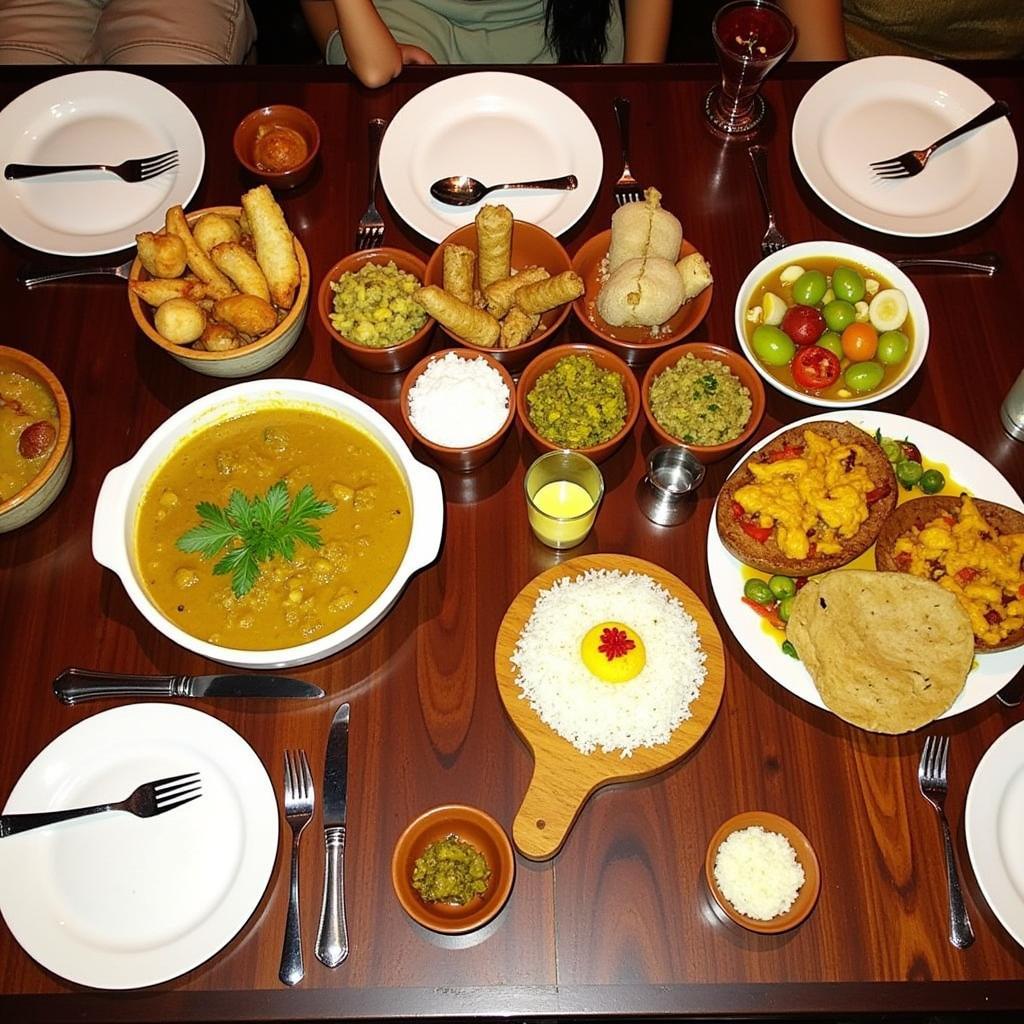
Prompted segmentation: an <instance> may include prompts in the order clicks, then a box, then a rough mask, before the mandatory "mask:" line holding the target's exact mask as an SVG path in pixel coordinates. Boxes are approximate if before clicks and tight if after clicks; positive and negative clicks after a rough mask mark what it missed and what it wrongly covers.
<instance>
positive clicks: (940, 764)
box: [917, 736, 949, 786]
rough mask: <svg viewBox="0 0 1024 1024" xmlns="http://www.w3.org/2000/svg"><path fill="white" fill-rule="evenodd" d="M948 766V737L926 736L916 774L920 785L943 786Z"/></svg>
mask: <svg viewBox="0 0 1024 1024" xmlns="http://www.w3.org/2000/svg"><path fill="white" fill-rule="evenodd" d="M948 768H949V737H948V736H928V737H926V739H925V741H924V749H923V750H922V751H921V763H920V765H919V766H918V769H917V776H918V779H919V780H920V782H921V784H922V785H933V786H938V785H941V786H945V785H946V772H947V770H948Z"/></svg>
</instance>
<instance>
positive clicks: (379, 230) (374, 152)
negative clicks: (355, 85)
mask: <svg viewBox="0 0 1024 1024" xmlns="http://www.w3.org/2000/svg"><path fill="white" fill-rule="evenodd" d="M386 125H387V121H385V120H384V119H383V118H380V117H375V118H373V120H372V121H370V123H369V125H368V126H367V135H368V138H369V147H368V148H369V154H370V205H369V206H367V208H366V213H364V214H363V215H362V217H360V218H359V226H358V227H357V228H356V248H357V249H374V248H376V247H377V246H378V245H380V243H381V242H382V241H383V240H384V218H383V217H381V215H380V214H379V213H378V212H377V204H376V195H377V166H378V164H379V162H380V143H381V139H383V138H384V128H385V127H386Z"/></svg>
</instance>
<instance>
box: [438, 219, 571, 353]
mask: <svg viewBox="0 0 1024 1024" xmlns="http://www.w3.org/2000/svg"><path fill="white" fill-rule="evenodd" d="M446 245H464V246H465V247H466V248H467V249H472V250H473V252H477V251H478V248H477V238H476V224H475V223H470V224H464V225H463V226H462V227H461V228H456V230H455V231H453V232H452V233H451V234H450V235H449V236H448V237H447V238H446V239H445V240H444V241H443V242H441V244H440V245H438V247H437V248H436V249H435V250H434V253H433V255H432V256H431V257H430V259H429V261H428V262H427V276H426V280H425V283H426V284H434V285H437V286H438V287H439V288H440V287H442V285H443V284H444V247H445V246H446ZM530 266H538V267H544V269H545V270H547V271H548V272H549V273H550V274H551V276H552V277H554V276H555V275H556V274H561V273H562V272H563V271H565V270H571V269H572V264H571V263H570V261H569V254H568V253H567V252H566V251H565V248H564V247H563V246H562V243H561V242H559V241H558V239H557V238H555V236H554V235H552V234H550V233H549V232H547V231H545V230H544V229H543V228H539V227H537V225H536V224H531V223H529V222H528V221H525V220H517V221H513V223H512V269H513V270H522V269H523V267H530ZM569 305H570V304H569V303H566V304H565V305H564V306H558V307H556V308H555V309H551V310H548V312H547V313H544V314H542V315H541V318H540V327H539V328H538V329H537V330H536V331H534V333H533V334H532V335H531V336H530V337H529V338H528V339H527V340H526V341H524V342H523V343H522V345H518V346H517V347H516V348H482V347H481V346H478V345H472V344H470V343H469V342H465V341H463V340H462V339H461V338H460V337H459V336H458V335H457V334H452V332H451V331H449V330H448V329H447V328H446V327H445V326H444V325H443V324H442V325H441V330H443V331H444V332H445V334H447V335H448V337H449V338H451V339H452V341H454V342H455V343H456V344H458V345H464V346H465V347H466V348H470V349H474V350H476V351H478V352H486V353H487V354H488V355H490V356H493V357H494V358H495V359H497V361H498V362H499V363H501V364H502V366H504V367H505V368H506V369H507V370H508V371H509V372H510V373H517V372H518V371H519V370H521V369H522V368H523V367H524V366H525V365H526V364H527V363H528V362H529V361H530V360H531V359H532V358H533V357H534V356H535V355H536V354H537V352H539V351H540V349H541V348H543V346H544V345H545V344H547V342H548V341H549V340H550V339H551V337H552V336H553V335H554V334H555V332H556V331H557V330H558V328H559V327H561V326H562V324H563V323H565V318H566V317H567V316H568V315H569Z"/></svg>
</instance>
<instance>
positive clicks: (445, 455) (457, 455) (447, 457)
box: [401, 348, 516, 473]
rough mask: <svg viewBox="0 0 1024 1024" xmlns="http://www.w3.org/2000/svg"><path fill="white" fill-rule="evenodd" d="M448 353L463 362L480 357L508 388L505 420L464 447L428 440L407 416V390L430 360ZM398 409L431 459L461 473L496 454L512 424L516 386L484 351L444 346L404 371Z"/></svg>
mask: <svg viewBox="0 0 1024 1024" xmlns="http://www.w3.org/2000/svg"><path fill="white" fill-rule="evenodd" d="M448 354H452V355H454V356H456V357H457V358H459V359H465V360H466V361H472V360H480V361H481V362H484V363H486V364H487V365H488V366H490V367H491V368H492V369H494V370H496V371H497V372H498V373H499V374H500V375H501V379H502V380H503V381H504V382H505V387H507V388H508V415H507V416H506V417H505V421H504V422H503V423H502V425H501V426H500V427H499V428H498V430H497V431H496V432H495V433H493V434H492V435H491V436H490V437H489V438H487V439H486V440H485V441H481V442H480V443H479V444H475V445H472V446H471V447H468V448H447V447H445V446H444V445H440V444H437V443H436V442H434V441H431V440H430V439H429V438H427V437H425V436H424V435H423V434H422V433H420V431H419V430H417V429H416V427H415V425H414V424H413V422H412V419H411V418H410V416H409V392H410V391H411V390H412V388H413V386H414V385H415V383H416V381H417V380H418V379H419V378H420V376H421V375H422V374H423V372H424V370H426V368H427V367H428V366H429V365H430V364H431V363H432V362H434V360H436V359H441V358H443V357H444V356H446V355H448ZM401 409H402V419H404V420H405V423H406V426H407V427H408V428H409V430H410V431H412V434H413V436H414V437H415V438H416V440H417V441H419V443H420V444H421V445H423V447H424V448H426V450H427V451H428V452H430V454H431V456H432V457H433V459H434V461H435V462H439V463H440V464H441V465H442V466H445V467H447V468H448V469H453V470H455V471H456V472H460V473H465V472H468V471H470V470H473V469H476V468H477V467H478V466H482V465H483V464H484V463H485V462H487V461H488V460H489V459H492V458H493V457H494V456H495V455H496V454H497V453H498V449H499V448H500V447H501V443H502V441H504V439H505V435H506V434H507V433H508V432H509V430H510V429H511V427H512V423H513V421H514V420H515V418H516V385H515V381H513V380H512V375H511V374H510V373H509V372H508V370H506V369H505V367H504V366H502V365H501V363H499V362H498V361H497V360H496V359H493V358H492V357H491V356H489V355H488V354H487V353H486V352H471V351H470V350H469V349H465V348H446V349H442V350H441V351H440V352H434V353H432V354H431V355H429V356H426V357H425V358H423V359H421V360H420V361H419V362H418V363H417V364H416V365H415V366H414V367H413V368H412V369H411V370H410V371H409V372H408V374H407V375H406V377H405V381H404V382H403V383H402V395H401Z"/></svg>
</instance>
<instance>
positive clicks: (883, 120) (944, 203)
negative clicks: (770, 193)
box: [793, 57, 1017, 237]
mask: <svg viewBox="0 0 1024 1024" xmlns="http://www.w3.org/2000/svg"><path fill="white" fill-rule="evenodd" d="M991 103H992V97H991V96H989V94H988V93H987V92H985V90H984V89H982V88H981V87H980V86H978V85H975V84H974V83H973V82H972V81H971V80H970V79H969V78H965V77H964V76H963V75H961V74H959V73H958V72H956V71H953V70H952V69H951V68H948V67H945V66H944V65H942V64H936V63H933V62H932V61H927V60H920V59H918V58H916V57H869V58H867V59H865V60H855V61H850V62H849V63H847V64H843V65H841V66H840V67H838V68H836V69H835V70H834V71H831V72H829V73H828V74H827V75H825V76H824V77H823V78H820V79H819V80H818V81H817V82H815V83H814V85H812V86H811V88H810V89H808V90H807V93H806V94H805V96H804V98H803V99H802V100H801V101H800V106H799V107H798V108H797V112H796V115H795V116H794V118H793V154H794V156H795V157H796V162H797V165H798V166H799V167H800V170H801V172H802V173H803V176H804V177H805V178H806V179H807V183H808V184H809V185H810V186H811V188H812V189H814V191H815V192H817V193H818V196H819V197H820V198H821V199H822V200H823V201H824V202H826V203H827V204H828V205H829V206H831V207H832V209H834V210H836V211H837V212H839V213H841V214H843V216H845V217H849V219H850V220H852V221H855V222H856V223H857V224H862V225H864V226H865V227H868V228H874V229H875V230H877V231H886V232H888V233H889V234H892V235H905V236H908V237H929V236H932V235H945V234H949V233H950V232H953V231H960V230H962V229H963V228H967V227H970V226H971V225H972V224H976V223H977V222H978V221H980V220H982V219H983V218H984V217H987V216H988V215H989V214H990V213H991V212H992V211H993V210H994V209H995V208H996V207H997V206H998V205H999V204H1000V203H1001V202H1002V201H1003V200H1004V199H1005V198H1006V195H1007V193H1008V192H1009V191H1010V187H1011V186H1012V185H1013V179H1014V176H1015V175H1016V173H1017V142H1016V139H1015V138H1014V135H1013V129H1012V128H1011V127H1010V123H1009V121H1008V120H1007V119H1006V118H1003V119H1001V120H999V121H995V122H993V123H992V124H988V125H985V126H984V127H983V128H979V129H978V130H976V131H974V132H971V133H970V134H969V135H965V136H963V137H962V138H960V139H958V140H957V141H955V142H952V143H950V145H948V146H946V147H944V148H943V149H940V150H938V151H936V152H935V153H934V154H933V155H932V158H931V160H929V162H928V166H927V167H926V168H925V170H924V171H923V172H922V173H921V174H919V175H917V176H916V177H913V178H901V179H898V180H894V181H882V180H880V179H878V178H877V177H875V175H874V173H873V172H872V170H871V168H870V166H869V164H871V163H872V162H873V161H878V160H889V159H891V158H892V157H895V156H899V155H900V154H902V153H905V152H906V151H907V150H909V149H924V148H926V147H927V146H930V145H931V144H932V143H933V142H935V140H936V139H939V138H941V137H942V136H943V135H946V134H947V133H948V132H950V131H952V130H953V129H954V128H957V127H959V126H960V125H962V124H964V123H965V122H967V121H969V120H970V119H971V118H972V117H974V116H975V115H976V114H979V113H981V111H982V110H984V109H985V108H986V107H987V106H989V104H991Z"/></svg>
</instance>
